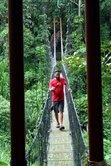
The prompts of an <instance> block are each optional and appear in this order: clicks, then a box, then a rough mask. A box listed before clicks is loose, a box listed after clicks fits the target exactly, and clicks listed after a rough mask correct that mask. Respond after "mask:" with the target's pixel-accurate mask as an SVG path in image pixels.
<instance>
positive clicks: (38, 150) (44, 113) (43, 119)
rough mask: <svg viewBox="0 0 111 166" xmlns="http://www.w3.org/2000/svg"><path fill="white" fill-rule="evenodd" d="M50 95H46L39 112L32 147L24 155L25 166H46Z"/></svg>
mask: <svg viewBox="0 0 111 166" xmlns="http://www.w3.org/2000/svg"><path fill="white" fill-rule="evenodd" d="M50 105H51V99H50V93H48V96H47V99H46V102H45V104H44V107H43V109H42V110H41V113H40V116H39V119H38V121H37V126H36V135H35V136H34V139H33V141H32V145H31V147H30V149H29V151H28V152H27V154H26V160H27V165H28V166H32V165H33V164H35V165H37V166H44V165H47V144H48V136H49V130H50Z"/></svg>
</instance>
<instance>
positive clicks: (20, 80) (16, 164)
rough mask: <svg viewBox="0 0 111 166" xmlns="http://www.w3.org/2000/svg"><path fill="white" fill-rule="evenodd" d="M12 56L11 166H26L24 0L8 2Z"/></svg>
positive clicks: (10, 0) (9, 0)
mask: <svg viewBox="0 0 111 166" xmlns="http://www.w3.org/2000/svg"><path fill="white" fill-rule="evenodd" d="M8 5H9V56H10V58H9V59H10V116H11V166H20V165H21V166H26V160H25V123H24V63H23V12H22V10H23V7H22V0H19V1H17V0H8Z"/></svg>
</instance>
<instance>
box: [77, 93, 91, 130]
mask: <svg viewBox="0 0 111 166" xmlns="http://www.w3.org/2000/svg"><path fill="white" fill-rule="evenodd" d="M75 104H76V110H77V112H78V115H79V120H80V124H82V126H84V127H85V128H87V124H88V115H87V114H88V110H87V109H88V104H87V95H83V96H81V97H80V98H78V99H75Z"/></svg>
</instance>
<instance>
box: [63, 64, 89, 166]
mask: <svg viewBox="0 0 111 166" xmlns="http://www.w3.org/2000/svg"><path fill="white" fill-rule="evenodd" d="M62 74H63V76H64V77H65V78H66V81H67V83H68V84H69V80H68V77H67V72H66V69H65V66H64V65H63V66H62ZM65 91H66V100H67V106H68V114H69V123H70V130H71V136H72V145H73V156H74V163H75V165H76V166H82V165H83V161H84V159H85V156H86V146H85V142H84V138H83V136H82V131H81V127H80V123H79V118H78V116H77V112H76V109H75V105H74V102H73V97H72V94H71V92H70V91H67V88H66V89H65Z"/></svg>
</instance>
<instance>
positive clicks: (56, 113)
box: [54, 112, 59, 127]
mask: <svg viewBox="0 0 111 166" xmlns="http://www.w3.org/2000/svg"><path fill="white" fill-rule="evenodd" d="M54 113H55V119H56V122H57V126H56V127H59V119H58V112H54Z"/></svg>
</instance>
